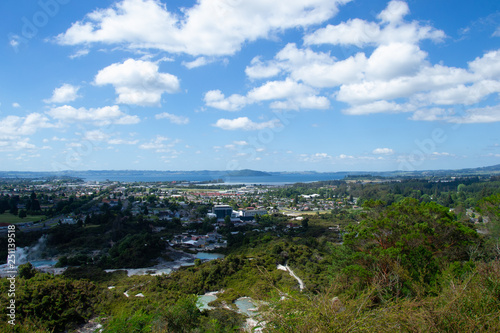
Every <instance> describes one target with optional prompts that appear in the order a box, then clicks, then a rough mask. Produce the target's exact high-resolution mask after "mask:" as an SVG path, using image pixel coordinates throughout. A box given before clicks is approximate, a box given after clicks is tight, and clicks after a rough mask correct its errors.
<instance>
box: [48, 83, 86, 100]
mask: <svg viewBox="0 0 500 333" xmlns="http://www.w3.org/2000/svg"><path fill="white" fill-rule="evenodd" d="M79 89H80V87H77V86H73V85H71V84H68V83H65V84H63V85H62V86H60V87H59V88H55V89H54V91H53V92H52V97H51V98H49V99H45V100H44V102H45V103H68V102H72V101H74V100H75V99H77V98H78V97H80V96H78V90H79Z"/></svg>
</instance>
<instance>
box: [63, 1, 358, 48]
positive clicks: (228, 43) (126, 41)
mask: <svg viewBox="0 0 500 333" xmlns="http://www.w3.org/2000/svg"><path fill="white" fill-rule="evenodd" d="M349 1H350V0H300V1H298V0H287V1H285V0H277V1H268V0H253V1H228V0H199V1H197V2H196V3H195V5H194V6H192V7H190V8H185V9H184V10H183V12H182V13H181V14H178V13H173V12H170V11H169V10H168V8H167V5H165V4H163V3H162V2H161V1H159V0H122V1H119V2H117V3H115V4H114V5H113V6H112V7H110V8H106V9H98V10H95V11H94V12H92V13H90V14H88V15H87V16H86V17H85V18H84V19H83V20H81V21H78V22H75V23H73V25H72V26H71V27H70V28H69V29H68V30H67V31H66V32H64V33H61V34H60V35H58V36H57V37H56V41H57V42H58V43H60V44H63V45H88V44H91V43H104V44H120V45H126V46H127V47H128V48H130V49H159V50H163V51H167V52H171V53H187V54H190V55H194V56H198V55H216V56H220V55H232V54H234V53H235V52H237V51H239V50H240V48H241V46H242V44H243V43H245V42H249V41H250V42H251V41H255V40H257V39H260V38H269V37H270V36H271V35H272V33H274V32H278V31H283V30H285V29H290V28H297V27H308V26H310V25H314V24H319V23H321V22H324V21H326V20H328V19H330V18H331V17H333V16H334V15H335V14H336V13H337V11H338V8H337V7H338V6H339V5H342V4H344V3H347V2H349Z"/></svg>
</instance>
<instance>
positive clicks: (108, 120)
mask: <svg viewBox="0 0 500 333" xmlns="http://www.w3.org/2000/svg"><path fill="white" fill-rule="evenodd" d="M47 114H48V115H49V116H51V117H52V118H54V119H57V120H60V121H63V122H70V123H73V122H89V123H94V124H95V125H102V126H106V125H109V124H117V125H132V124H137V123H138V122H139V121H140V119H139V117H137V116H131V115H127V114H125V113H124V112H122V111H121V110H120V108H119V107H118V106H117V105H113V106H105V107H102V108H96V109H92V108H91V109H86V108H83V107H82V108H78V109H77V108H74V107H72V106H69V105H63V106H60V107H56V108H52V109H51V110H49V111H47Z"/></svg>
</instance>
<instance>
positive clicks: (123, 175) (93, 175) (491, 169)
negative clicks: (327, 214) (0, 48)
mask: <svg viewBox="0 0 500 333" xmlns="http://www.w3.org/2000/svg"><path fill="white" fill-rule="evenodd" d="M496 174H500V164H497V165H493V166H488V167H480V168H468V169H458V170H424V171H385V172H373V171H366V172H362V171H343V172H316V171H298V172H288V171H286V172H264V171H257V170H249V169H243V170H227V171H222V170H200V171H157V170H87V171H79V170H66V171H58V172H34V171H33V172H32V171H0V178H28V179H48V178H81V179H84V180H99V181H103V180H116V181H127V182H131V181H174V180H175V181H190V182H194V181H212V180H217V179H221V180H223V181H224V182H231V181H241V179H243V178H245V179H246V180H248V182H252V179H255V180H256V181H257V179H258V181H259V182H267V181H269V182H273V181H284V180H285V179H286V180H287V181H293V182H300V181H317V180H329V179H343V178H345V177H352V176H368V175H369V176H372V177H433V176H434V177H446V176H449V177H452V176H456V177H460V176H474V175H477V176H480V175H496Z"/></svg>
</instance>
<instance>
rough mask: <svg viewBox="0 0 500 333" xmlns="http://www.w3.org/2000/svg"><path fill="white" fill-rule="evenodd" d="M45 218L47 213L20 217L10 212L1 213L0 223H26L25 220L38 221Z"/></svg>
mask: <svg viewBox="0 0 500 333" xmlns="http://www.w3.org/2000/svg"><path fill="white" fill-rule="evenodd" d="M44 218H45V215H28V216H27V217H25V218H23V219H22V218H20V217H18V216H15V215H12V214H10V213H4V214H0V223H14V224H15V223H25V222H37V221H40V220H42V219H44Z"/></svg>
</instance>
